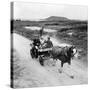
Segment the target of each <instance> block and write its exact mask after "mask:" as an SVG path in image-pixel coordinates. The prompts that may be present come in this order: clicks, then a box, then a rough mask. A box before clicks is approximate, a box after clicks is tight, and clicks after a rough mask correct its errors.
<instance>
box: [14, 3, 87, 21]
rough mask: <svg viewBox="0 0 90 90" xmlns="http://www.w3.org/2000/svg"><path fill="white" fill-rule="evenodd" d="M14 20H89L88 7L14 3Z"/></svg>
mask: <svg viewBox="0 0 90 90" xmlns="http://www.w3.org/2000/svg"><path fill="white" fill-rule="evenodd" d="M13 11H14V16H13V18H14V19H22V20H39V19H44V18H47V17H49V16H60V17H66V18H69V19H77V20H88V7H87V6H81V5H80V6H79V5H60V4H45V3H44V4H42V3H29V2H28V3H27V2H14V10H13Z"/></svg>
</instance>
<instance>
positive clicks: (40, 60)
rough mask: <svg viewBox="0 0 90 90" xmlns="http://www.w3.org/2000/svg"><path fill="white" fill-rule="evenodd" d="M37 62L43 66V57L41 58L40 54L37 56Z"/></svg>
mask: <svg viewBox="0 0 90 90" xmlns="http://www.w3.org/2000/svg"><path fill="white" fill-rule="evenodd" d="M39 62H40V64H41V65H42V66H44V61H43V59H42V57H41V56H40V57H39Z"/></svg>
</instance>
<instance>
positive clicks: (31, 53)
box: [30, 49, 34, 58]
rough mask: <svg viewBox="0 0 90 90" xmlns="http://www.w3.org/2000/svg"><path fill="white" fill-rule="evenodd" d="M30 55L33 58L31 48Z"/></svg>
mask: <svg viewBox="0 0 90 90" xmlns="http://www.w3.org/2000/svg"><path fill="white" fill-rule="evenodd" d="M30 55H31V57H32V58H34V55H33V52H32V49H31V50H30Z"/></svg>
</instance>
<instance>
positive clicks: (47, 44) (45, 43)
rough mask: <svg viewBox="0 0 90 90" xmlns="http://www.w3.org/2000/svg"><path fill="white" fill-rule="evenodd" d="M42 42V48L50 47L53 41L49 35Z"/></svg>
mask: <svg viewBox="0 0 90 90" xmlns="http://www.w3.org/2000/svg"><path fill="white" fill-rule="evenodd" d="M43 44H44V45H45V47H44V48H52V47H53V43H52V41H51V40H50V37H48V38H47V40H45V41H44V43H43Z"/></svg>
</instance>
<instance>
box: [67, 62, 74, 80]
mask: <svg viewBox="0 0 90 90" xmlns="http://www.w3.org/2000/svg"><path fill="white" fill-rule="evenodd" d="M68 68H69V73H70V77H71V78H72V79H73V78H74V74H73V69H72V66H71V60H70V61H69V62H68Z"/></svg>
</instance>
